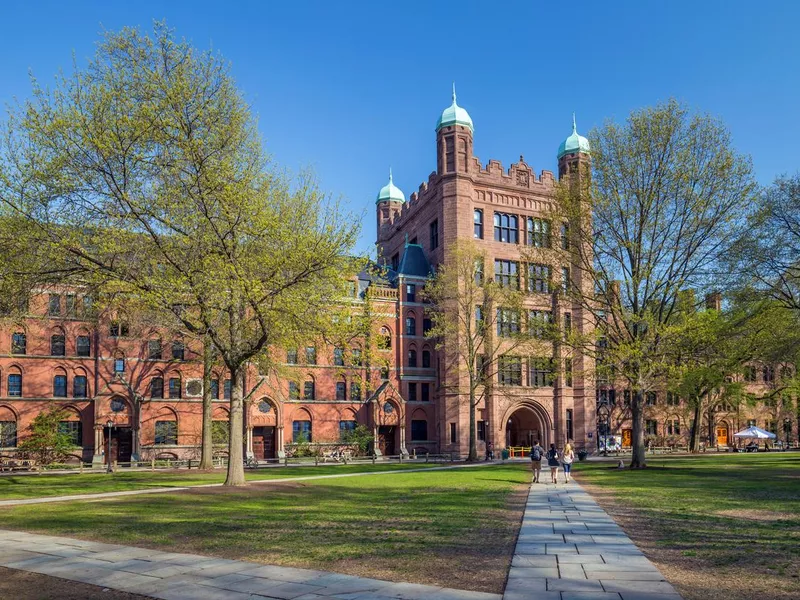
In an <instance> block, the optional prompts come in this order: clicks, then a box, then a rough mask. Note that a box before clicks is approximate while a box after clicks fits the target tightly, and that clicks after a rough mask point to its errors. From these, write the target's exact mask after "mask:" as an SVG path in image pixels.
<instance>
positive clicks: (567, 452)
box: [561, 442, 575, 483]
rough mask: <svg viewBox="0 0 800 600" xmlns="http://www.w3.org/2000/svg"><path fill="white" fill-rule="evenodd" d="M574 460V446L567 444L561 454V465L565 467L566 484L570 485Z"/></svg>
mask: <svg viewBox="0 0 800 600" xmlns="http://www.w3.org/2000/svg"><path fill="white" fill-rule="evenodd" d="M574 460H575V451H574V450H573V449H572V444H570V443H569V442H567V445H566V446H564V452H563V453H562V454H561V464H562V465H563V466H564V483H569V478H570V471H571V470H572V461H574Z"/></svg>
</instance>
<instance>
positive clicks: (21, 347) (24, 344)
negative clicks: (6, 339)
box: [11, 331, 28, 354]
mask: <svg viewBox="0 0 800 600" xmlns="http://www.w3.org/2000/svg"><path fill="white" fill-rule="evenodd" d="M27 352H28V338H27V336H26V335H25V332H24V331H17V332H15V333H13V334H11V354H26V353H27Z"/></svg>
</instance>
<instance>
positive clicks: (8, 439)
mask: <svg viewBox="0 0 800 600" xmlns="http://www.w3.org/2000/svg"><path fill="white" fill-rule="evenodd" d="M16 446H17V422H16V421H0V448H16Z"/></svg>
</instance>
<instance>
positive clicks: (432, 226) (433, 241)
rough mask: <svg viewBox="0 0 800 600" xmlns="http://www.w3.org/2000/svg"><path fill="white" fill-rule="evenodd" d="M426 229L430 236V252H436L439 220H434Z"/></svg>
mask: <svg viewBox="0 0 800 600" xmlns="http://www.w3.org/2000/svg"><path fill="white" fill-rule="evenodd" d="M428 228H429V229H430V234H431V250H436V248H438V247H439V220H438V219H434V220H433V222H432V223H431V224H430V225H429V226H428Z"/></svg>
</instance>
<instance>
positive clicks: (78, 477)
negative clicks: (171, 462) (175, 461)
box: [0, 463, 442, 500]
mask: <svg viewBox="0 0 800 600" xmlns="http://www.w3.org/2000/svg"><path fill="white" fill-rule="evenodd" d="M436 466H442V465H437V464H434V463H405V464H402V465H401V464H397V463H395V464H383V465H381V464H377V465H371V464H361V465H327V466H325V465H323V466H319V467H313V466H308V467H305V466H304V467H270V468H267V469H258V470H247V471H245V476H246V477H247V479H248V480H250V481H257V480H262V479H283V478H287V477H310V476H314V475H343V474H346V473H364V472H368V471H396V470H406V469H422V468H426V467H436ZM223 481H225V471H224V470H223V469H218V470H215V471H214V472H211V473H208V472H202V471H188V470H181V471H127V472H126V471H124V470H120V471H118V472H116V473H111V474H109V473H102V472H101V473H83V474H81V473H69V474H46V473H45V474H42V475H3V476H0V500H22V499H27V498H41V497H45V496H69V495H73V494H99V493H102V492H124V491H129V490H140V489H145V488H158V487H183V486H188V485H203V484H207V483H222V482H223Z"/></svg>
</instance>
